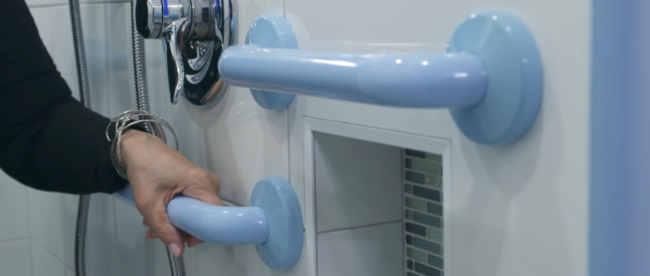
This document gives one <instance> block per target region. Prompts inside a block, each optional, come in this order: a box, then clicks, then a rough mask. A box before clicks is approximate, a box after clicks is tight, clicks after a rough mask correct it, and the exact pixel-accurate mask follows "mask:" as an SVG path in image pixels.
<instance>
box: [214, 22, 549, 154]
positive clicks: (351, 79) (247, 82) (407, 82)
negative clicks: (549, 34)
mask: <svg viewBox="0 0 650 276" xmlns="http://www.w3.org/2000/svg"><path fill="white" fill-rule="evenodd" d="M246 44H247V45H243V46H234V47H229V48H227V49H226V50H225V51H224V52H223V53H222V55H221V57H220V59H219V65H218V66H219V72H220V73H221V76H222V77H223V79H224V80H225V81H226V82H227V83H229V84H231V85H235V86H243V87H248V88H250V90H251V94H252V95H253V98H254V99H255V101H256V102H257V103H258V104H259V105H260V106H261V107H263V108H266V109H285V108H287V107H288V106H289V105H290V104H291V103H292V102H293V99H294V97H295V95H307V96H316V97H323V98H330V99H337V100H341V101H349V102H359V103H365V104H374V105H382V106H390V107H400V108H448V109H449V111H450V113H451V116H452V118H453V119H454V121H455V123H456V125H457V126H458V128H459V129H460V130H461V131H462V132H463V134H465V136H467V137H468V138H470V139H471V140H473V141H474V142H476V143H479V144H483V145H492V146H501V145H507V144H511V143H514V142H516V141H518V140H519V139H521V138H522V137H523V136H524V135H525V134H526V133H527V132H528V130H529V129H530V128H531V127H532V125H533V124H534V122H535V120H536V118H537V115H538V113H539V110H540V106H541V103H542V93H543V72H542V62H541V57H540V54H539V51H538V49H537V43H536V42H535V39H534V37H533V35H532V33H531V32H530V30H529V29H528V27H527V26H526V25H525V24H524V22H523V21H521V20H520V19H519V17H517V16H516V15H514V14H511V13H509V12H502V11H487V12H479V13H473V14H471V15H470V16H468V17H467V18H466V19H465V20H464V21H463V22H462V23H461V24H460V25H459V26H458V27H457V28H456V30H455V31H454V33H453V35H452V37H451V39H450V40H449V44H448V47H447V51H446V52H444V53H430V54H412V53H395V54H373V53H367V54H363V53H362V54H357V53H337V52H319V51H308V50H300V49H298V39H297V38H296V36H295V33H294V31H293V28H292V26H291V23H290V22H289V21H288V20H287V19H286V18H284V17H283V16H281V15H264V16H261V17H259V18H257V19H255V20H254V21H253V23H252V24H251V26H250V28H249V30H248V34H247V36H246Z"/></svg>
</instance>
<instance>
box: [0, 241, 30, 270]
mask: <svg viewBox="0 0 650 276" xmlns="http://www.w3.org/2000/svg"><path fill="white" fill-rule="evenodd" d="M30 244H31V243H30V241H29V240H19V241H11V242H2V243H0V275H11V276H30V275H32V268H31V267H32V264H31V252H30Z"/></svg>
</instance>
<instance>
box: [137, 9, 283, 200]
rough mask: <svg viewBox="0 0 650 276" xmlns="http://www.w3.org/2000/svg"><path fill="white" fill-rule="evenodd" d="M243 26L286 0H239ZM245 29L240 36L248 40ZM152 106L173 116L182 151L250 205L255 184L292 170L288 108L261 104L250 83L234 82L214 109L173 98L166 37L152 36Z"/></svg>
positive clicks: (225, 192)
mask: <svg viewBox="0 0 650 276" xmlns="http://www.w3.org/2000/svg"><path fill="white" fill-rule="evenodd" d="M239 8H240V9H239V10H240V14H239V26H247V25H249V24H250V23H251V22H252V21H253V19H255V18H256V17H257V16H259V15H262V14H265V13H276V12H282V1H278V0H273V1H251V0H244V1H239ZM244 38H245V30H244V31H243V32H240V35H239V37H238V41H239V42H240V43H243V41H244ZM146 50H147V51H148V54H147V58H148V60H147V65H148V66H147V70H148V71H149V75H148V80H149V81H148V84H149V88H150V91H151V92H150V100H151V109H152V112H153V113H155V114H157V115H160V116H162V117H163V118H164V119H165V120H167V121H168V122H170V124H171V125H172V126H173V127H174V130H175V131H176V133H177V134H178V136H179V140H180V142H181V143H180V148H181V152H182V153H183V154H185V155H186V156H188V157H189V158H190V159H191V160H192V161H194V162H196V163H197V164H199V165H201V166H202V167H204V168H205V169H208V170H210V171H212V172H214V173H216V174H217V175H219V177H220V178H221V183H222V190H221V193H220V195H221V196H222V197H223V198H225V199H227V200H229V201H232V202H234V203H236V204H239V205H248V204H249V201H250V194H251V192H252V189H253V187H254V185H255V184H256V183H257V181H259V180H260V179H261V178H263V177H267V176H274V175H280V176H285V177H286V176H288V144H287V123H286V120H287V116H286V111H267V110H264V109H262V108H260V107H259V106H258V105H257V104H256V103H255V102H254V100H253V98H252V97H251V95H250V93H249V90H248V89H243V88H235V87H231V88H230V89H229V90H228V91H227V92H226V95H225V96H224V98H223V99H222V100H221V102H220V103H219V104H218V105H217V106H216V107H214V108H212V109H198V108H195V107H193V106H190V105H188V104H186V103H185V101H184V100H181V101H179V103H178V105H176V106H172V105H171V104H170V103H169V92H168V84H167V77H166V69H165V66H166V65H165V61H164V54H163V52H162V46H161V42H160V41H147V42H146Z"/></svg>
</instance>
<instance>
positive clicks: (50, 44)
mask: <svg viewBox="0 0 650 276" xmlns="http://www.w3.org/2000/svg"><path fill="white" fill-rule="evenodd" d="M37 1H40V0H37ZM28 2H29V1H28ZM30 12H31V13H32V17H34V21H35V22H36V27H37V28H38V32H39V34H40V36H41V39H42V40H43V44H45V48H47V51H48V53H49V54H50V56H51V57H52V59H53V60H54V64H56V67H57V69H58V70H59V72H60V73H61V76H62V77H63V78H64V79H65V80H66V82H67V83H68V86H69V87H70V89H71V90H72V92H73V94H74V95H75V96H78V95H79V85H78V83H77V81H78V78H77V68H76V65H75V59H74V48H73V47H72V45H73V44H72V31H71V29H70V12H69V10H68V7H67V6H45V7H32V8H30Z"/></svg>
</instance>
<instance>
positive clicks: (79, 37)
mask: <svg viewBox="0 0 650 276" xmlns="http://www.w3.org/2000/svg"><path fill="white" fill-rule="evenodd" d="M69 5H70V22H71V23H72V39H73V44H74V53H75V61H76V65H77V78H78V80H79V101H81V103H82V104H83V105H84V106H85V107H87V108H90V93H89V92H88V70H87V66H86V51H85V48H84V41H83V32H82V30H81V16H80V14H79V1H78V0H70V1H69ZM89 206H90V195H82V196H80V197H79V208H78V211H77V231H76V235H75V250H74V257H75V272H76V275H77V276H86V262H85V259H84V258H85V249H86V227H87V225H88V207H89Z"/></svg>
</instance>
